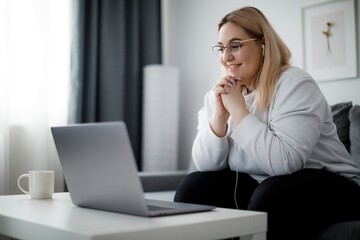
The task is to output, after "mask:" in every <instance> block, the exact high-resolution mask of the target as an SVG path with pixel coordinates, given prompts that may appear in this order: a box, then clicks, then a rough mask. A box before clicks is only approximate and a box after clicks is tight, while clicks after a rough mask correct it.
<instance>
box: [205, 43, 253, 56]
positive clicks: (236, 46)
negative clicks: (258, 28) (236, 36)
mask: <svg viewBox="0 0 360 240" xmlns="http://www.w3.org/2000/svg"><path fill="white" fill-rule="evenodd" d="M256 40H259V38H251V39H246V40H242V41H237V42H231V43H229V44H228V45H226V46H225V47H223V46H221V45H215V46H213V47H212V50H213V52H214V53H215V55H216V56H217V57H219V58H220V57H223V55H224V53H225V51H226V50H228V51H230V53H231V54H238V53H239V52H240V47H241V46H242V44H243V43H245V42H250V41H256Z"/></svg>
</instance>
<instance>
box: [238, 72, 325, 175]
mask: <svg viewBox="0 0 360 240" xmlns="http://www.w3.org/2000/svg"><path fill="white" fill-rule="evenodd" d="M275 94H276V95H275V96H274V97H273V99H272V101H271V103H270V106H269V111H268V119H267V122H261V121H260V120H259V119H258V118H256V116H255V115H253V114H249V115H248V116H247V117H246V118H245V119H244V120H243V121H242V122H241V123H240V125H239V126H238V127H237V128H236V129H235V131H234V132H233V133H232V135H231V138H232V139H233V140H234V141H235V142H236V143H237V144H238V146H239V147H241V148H242V149H243V150H244V152H246V154H247V155H249V156H250V158H251V159H252V160H253V161H254V162H255V163H254V164H256V166H257V167H258V168H259V169H261V171H263V172H265V173H266V174H268V175H270V176H273V175H282V174H289V173H292V172H295V171H297V170H299V169H301V168H303V167H304V165H305V163H306V161H307V159H308V158H309V156H310V155H311V153H312V151H313V149H314V147H315V145H316V143H317V141H318V139H319V137H320V134H321V127H322V126H323V122H324V119H325V116H326V112H327V109H326V108H327V107H328V105H327V103H326V101H325V98H324V96H323V95H322V93H321V91H320V89H319V88H318V86H317V85H316V83H315V82H314V80H313V79H312V78H311V77H310V76H309V75H307V74H302V75H300V77H299V76H296V75H292V74H291V73H285V74H283V76H282V77H281V78H280V79H279V82H278V85H277V89H276V93H275Z"/></svg>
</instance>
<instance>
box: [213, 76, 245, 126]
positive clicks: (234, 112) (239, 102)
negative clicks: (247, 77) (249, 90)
mask: <svg viewBox="0 0 360 240" xmlns="http://www.w3.org/2000/svg"><path fill="white" fill-rule="evenodd" d="M244 90H246V86H245V84H244V83H243V81H242V80H241V79H240V78H237V77H233V76H225V77H223V78H221V79H220V80H219V81H218V82H217V83H216V85H215V86H214V87H213V91H214V94H215V109H214V116H213V117H214V119H218V120H220V121H221V122H222V123H223V124H226V123H227V120H228V119H229V117H230V116H231V117H232V119H233V120H234V123H235V124H236V125H238V124H239V123H240V122H241V121H242V119H243V118H244V117H245V116H246V115H247V114H248V113H249V111H248V110H247V108H246V104H245V99H244V96H243V91H244ZM218 123H220V122H218Z"/></svg>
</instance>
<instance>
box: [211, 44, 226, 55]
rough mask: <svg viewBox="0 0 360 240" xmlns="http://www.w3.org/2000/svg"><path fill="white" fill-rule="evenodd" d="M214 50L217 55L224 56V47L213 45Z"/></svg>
mask: <svg viewBox="0 0 360 240" xmlns="http://www.w3.org/2000/svg"><path fill="white" fill-rule="evenodd" d="M212 50H213V52H214V53H215V55H216V56H217V57H220V56H222V54H223V52H224V47H221V46H214V47H212Z"/></svg>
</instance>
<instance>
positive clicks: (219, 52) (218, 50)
mask: <svg viewBox="0 0 360 240" xmlns="http://www.w3.org/2000/svg"><path fill="white" fill-rule="evenodd" d="M212 50H213V52H214V53H215V55H216V56H217V57H222V56H223V54H224V52H225V51H226V50H228V51H230V52H231V54H238V53H239V51H240V43H239V42H233V43H229V44H228V45H227V46H226V47H223V46H214V47H212Z"/></svg>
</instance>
